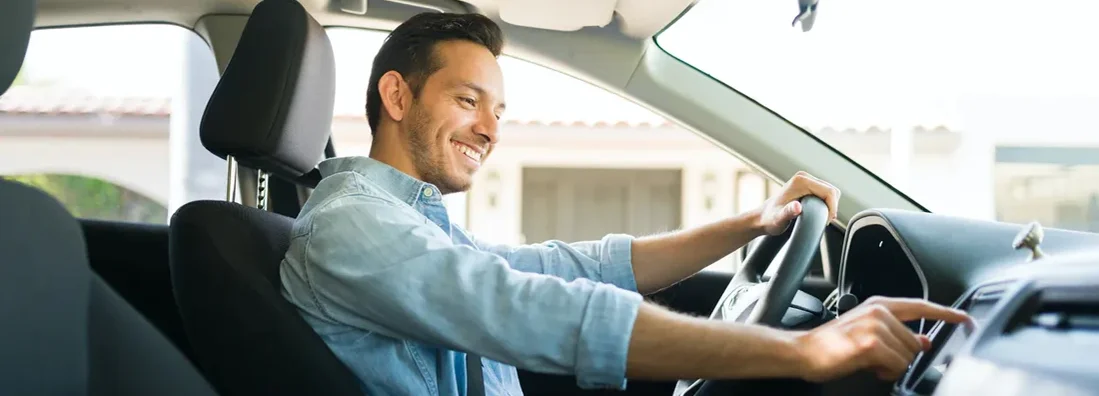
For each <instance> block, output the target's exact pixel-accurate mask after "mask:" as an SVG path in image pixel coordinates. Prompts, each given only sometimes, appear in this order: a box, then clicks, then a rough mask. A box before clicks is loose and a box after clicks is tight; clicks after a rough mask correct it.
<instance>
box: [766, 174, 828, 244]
mask: <svg viewBox="0 0 1099 396" xmlns="http://www.w3.org/2000/svg"><path fill="white" fill-rule="evenodd" d="M806 195H816V196H817V197H820V199H822V200H824V203H825V204H827V205H828V220H829V221H831V220H833V219H835V218H836V208H837V205H838V204H839V200H840V190H839V189H838V188H836V187H835V186H833V185H831V184H828V183H827V182H825V181H823V180H820V179H817V178H815V177H813V176H812V175H810V174H808V173H805V172H798V173H797V174H795V175H794V177H793V178H791V179H790V181H788V182H786V185H784V186H782V190H780V191H779V193H778V194H776V195H774V196H772V197H771V198H768V199H767V201H766V202H764V203H763V207H762V208H760V225H761V227H762V229H763V232H764V233H766V234H767V235H778V234H781V233H782V232H783V231H786V227H788V226H789V225H790V221H792V220H794V218H796V217H798V215H800V214H801V202H800V201H799V200H800V199H801V198H802V197H804V196H806Z"/></svg>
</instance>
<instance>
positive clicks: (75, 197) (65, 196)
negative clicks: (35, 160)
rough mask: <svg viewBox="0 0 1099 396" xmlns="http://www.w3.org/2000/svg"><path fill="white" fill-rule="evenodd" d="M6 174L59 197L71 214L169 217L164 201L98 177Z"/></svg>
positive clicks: (147, 218)
mask: <svg viewBox="0 0 1099 396" xmlns="http://www.w3.org/2000/svg"><path fill="white" fill-rule="evenodd" d="M5 178H6V179H9V180H13V181H17V182H21V183H24V184H28V185H31V186H33V187H36V188H39V189H41V190H42V191H45V192H46V193H47V194H50V195H51V196H53V197H54V198H56V199H57V200H58V201H61V204H62V205H64V206H65V207H66V208H68V209H69V212H70V213H72V214H73V216H76V217H80V218H87V219H99V220H115V221H129V222H142V223H165V222H166V221H167V218H168V209H167V208H166V207H164V205H161V204H160V203H157V202H156V201H154V200H152V199H150V198H149V197H146V196H144V195H141V194H140V193H137V192H135V191H132V190H130V189H127V188H125V187H121V186H118V185H115V184H113V183H111V182H108V181H104V180H101V179H97V178H92V177H84V176H76V175H52V174H32V175H19V176H5Z"/></svg>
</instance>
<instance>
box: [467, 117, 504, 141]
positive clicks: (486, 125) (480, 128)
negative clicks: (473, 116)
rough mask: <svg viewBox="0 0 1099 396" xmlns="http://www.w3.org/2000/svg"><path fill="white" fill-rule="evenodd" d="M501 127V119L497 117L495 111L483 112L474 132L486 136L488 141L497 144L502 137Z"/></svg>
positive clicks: (474, 127)
mask: <svg viewBox="0 0 1099 396" xmlns="http://www.w3.org/2000/svg"><path fill="white" fill-rule="evenodd" d="M499 127H500V121H499V120H497V119H496V114H495V113H492V112H488V113H487V114H484V113H482V115H481V117H480V120H478V122H477V124H475V125H474V126H473V132H474V133H476V134H478V135H481V136H482V137H484V139H485V140H486V141H487V143H490V144H496V142H497V141H498V140H499V137H500V136H499Z"/></svg>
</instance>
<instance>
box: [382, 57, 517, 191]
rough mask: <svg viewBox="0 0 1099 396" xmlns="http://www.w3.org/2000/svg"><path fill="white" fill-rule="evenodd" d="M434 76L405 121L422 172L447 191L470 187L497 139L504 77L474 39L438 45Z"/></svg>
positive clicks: (405, 131)
mask: <svg viewBox="0 0 1099 396" xmlns="http://www.w3.org/2000/svg"><path fill="white" fill-rule="evenodd" d="M434 56H435V59H436V60H437V61H439V62H441V64H442V66H443V67H442V68H441V69H439V70H438V71H436V72H435V73H434V74H432V75H431V76H429V77H428V78H427V80H426V81H425V82H424V84H423V87H422V89H421V91H420V94H419V95H418V96H417V97H416V98H415V99H414V100H413V103H412V105H411V107H410V108H409V110H408V114H407V116H406V117H405V118H404V119H403V120H402V122H401V123H400V124H401V134H402V136H405V137H407V149H408V150H409V151H408V152H409V155H410V156H411V159H412V163H413V165H414V166H415V169H416V173H418V174H419V175H420V177H421V178H422V179H423V181H424V182H427V183H431V184H434V185H435V186H436V187H438V188H439V190H440V191H441V192H442V193H444V194H447V193H452V192H460V191H466V190H468V189H469V187H470V184H471V183H472V180H473V173H474V172H476V171H477V169H479V168H480V167H481V164H483V163H484V161H485V160H486V159H488V156H489V154H490V153H492V149H493V147H494V146H495V144H496V141H497V121H498V119H499V117H500V115H501V114H502V113H503V111H504V78H503V73H502V72H501V70H500V65H499V63H497V61H496V58H495V57H494V56H493V55H492V53H491V52H490V51H489V50H488V49H486V48H485V47H482V46H480V45H477V44H474V43H471V42H468V41H448V42H443V43H439V44H438V45H436V46H435V53H434Z"/></svg>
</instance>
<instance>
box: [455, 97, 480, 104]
mask: <svg viewBox="0 0 1099 396" xmlns="http://www.w3.org/2000/svg"><path fill="white" fill-rule="evenodd" d="M458 100H461V101H462V102H465V103H466V104H468V105H470V106H477V101H476V100H474V99H473V98H470V97H466V96H463V97H460V98H458Z"/></svg>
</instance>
